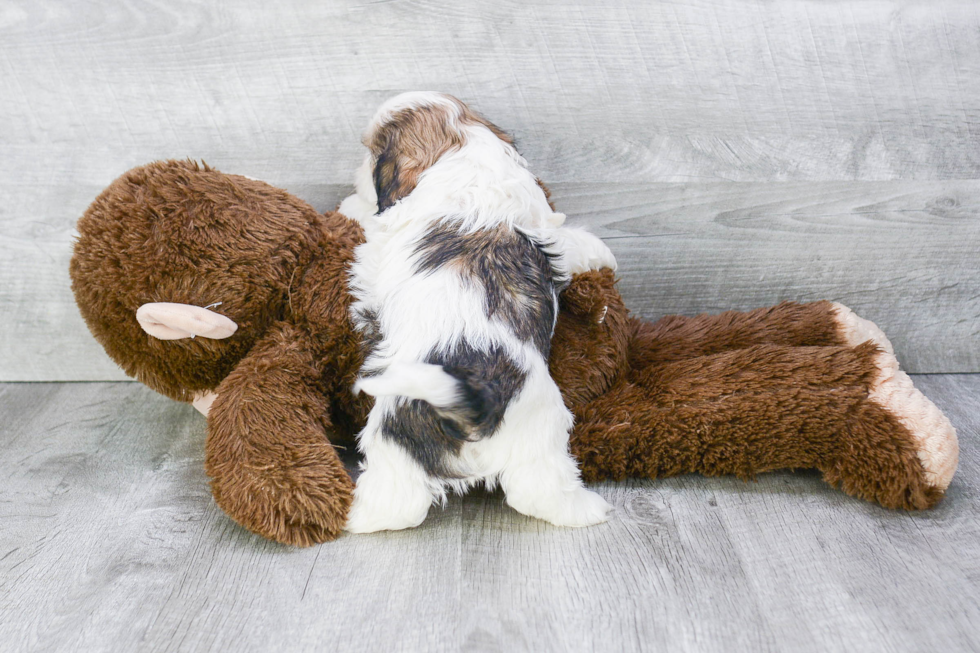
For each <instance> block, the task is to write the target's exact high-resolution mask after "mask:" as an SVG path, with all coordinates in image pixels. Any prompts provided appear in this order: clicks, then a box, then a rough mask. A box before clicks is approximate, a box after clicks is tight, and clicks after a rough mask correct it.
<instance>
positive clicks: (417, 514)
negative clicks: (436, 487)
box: [344, 420, 433, 533]
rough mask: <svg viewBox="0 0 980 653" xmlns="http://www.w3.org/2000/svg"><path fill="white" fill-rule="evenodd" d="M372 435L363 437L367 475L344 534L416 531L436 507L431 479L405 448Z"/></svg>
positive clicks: (357, 490) (363, 476) (361, 480)
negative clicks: (405, 529) (432, 508)
mask: <svg viewBox="0 0 980 653" xmlns="http://www.w3.org/2000/svg"><path fill="white" fill-rule="evenodd" d="M370 428H371V425H370V420H369V426H368V427H367V429H370ZM367 429H365V431H367ZM372 435H373V437H371V436H369V435H368V433H365V434H362V440H361V443H360V447H361V450H362V451H363V452H364V463H363V468H364V471H363V472H361V475H360V476H359V477H358V479H357V486H356V487H355V488H354V502H353V504H352V505H351V508H350V514H349V515H348V518H347V525H346V526H345V527H344V530H346V531H349V532H351V533H373V532H375V531H385V530H388V531H396V530H401V529H404V528H414V527H415V526H418V525H419V524H421V523H422V521H423V520H424V519H425V516H426V515H427V514H428V512H429V506H431V505H432V500H433V494H432V489H431V484H430V482H429V477H428V475H427V474H426V473H425V471H424V470H423V469H422V467H421V466H420V465H419V464H418V463H417V462H416V461H415V460H413V459H412V457H411V456H409V454H408V452H407V451H405V449H404V448H402V447H401V446H399V445H398V444H397V443H395V442H392V441H391V440H390V439H388V438H386V437H383V436H382V435H381V433H380V432H375V433H373V434H372Z"/></svg>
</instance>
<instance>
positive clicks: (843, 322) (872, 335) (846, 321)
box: [834, 302, 895, 354]
mask: <svg viewBox="0 0 980 653" xmlns="http://www.w3.org/2000/svg"><path fill="white" fill-rule="evenodd" d="M834 312H835V314H836V318H837V325H838V327H839V328H840V330H841V332H842V333H843V334H844V340H845V342H846V344H847V345H848V346H849V347H856V346H858V345H860V344H861V343H862V342H867V341H868V340H871V341H872V342H874V343H875V344H876V345H878V346H879V347H881V348H882V349H884V350H885V351H886V352H888V353H889V354H894V353H895V349H894V347H892V343H891V342H890V341H889V340H888V337H887V336H886V335H885V332H884V331H882V330H881V329H879V328H878V325H877V324H875V323H874V322H872V321H871V320H866V319H864V318H863V317H860V316H858V315H857V314H856V313H855V312H854V311H852V310H851V309H849V308H848V307H846V306H844V305H843V304H839V303H837V302H834Z"/></svg>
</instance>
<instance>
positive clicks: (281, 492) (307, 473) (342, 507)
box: [211, 466, 353, 546]
mask: <svg viewBox="0 0 980 653" xmlns="http://www.w3.org/2000/svg"><path fill="white" fill-rule="evenodd" d="M317 477H320V478H317ZM352 485H353V484H352V483H351V481H350V479H349V477H347V478H344V477H338V475H337V474H336V473H335V470H332V469H317V467H316V466H310V467H307V468H304V470H303V471H302V473H301V474H299V475H297V474H293V473H290V472H289V471H286V472H285V473H281V472H280V473H275V472H273V471H272V470H257V469H256V470H241V471H240V473H235V474H233V475H229V476H217V477H215V478H213V479H212V480H211V491H212V493H213V494H214V499H215V502H216V503H217V504H218V506H220V507H221V509H222V510H224V511H225V512H226V513H228V516H230V517H231V518H232V519H234V520H235V521H236V522H238V523H239V524H241V525H242V526H244V527H245V528H247V529H248V530H250V531H252V532H253V533H257V534H258V535H261V536H262V537H266V538H269V539H270V540H275V541H277V542H281V543H283V544H290V545H293V546H312V545H313V544H319V543H321V542H327V541H329V540H333V539H335V538H336V537H337V536H338V535H340V533H341V531H342V529H343V526H344V522H345V520H346V517H347V512H348V509H349V506H350V504H351V500H352V490H353V487H352Z"/></svg>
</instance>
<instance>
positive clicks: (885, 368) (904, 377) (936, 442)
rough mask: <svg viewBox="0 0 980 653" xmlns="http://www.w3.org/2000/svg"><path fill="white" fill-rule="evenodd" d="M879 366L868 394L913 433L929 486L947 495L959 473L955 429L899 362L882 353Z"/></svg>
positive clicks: (886, 353) (878, 358)
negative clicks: (876, 376)
mask: <svg viewBox="0 0 980 653" xmlns="http://www.w3.org/2000/svg"><path fill="white" fill-rule="evenodd" d="M852 315H853V314H852ZM855 317H856V316H855ZM858 319H860V318H858ZM869 324H870V322H869ZM876 363H877V365H878V368H879V369H880V370H881V374H880V376H879V378H878V380H877V381H876V383H875V385H874V387H873V388H872V389H871V392H870V394H869V396H870V398H871V400H872V401H874V402H875V403H877V404H878V405H880V406H882V407H883V408H885V409H886V410H888V411H889V412H890V413H891V414H892V415H894V416H895V417H897V418H898V420H899V421H900V422H901V423H902V425H903V426H905V428H907V429H908V430H909V431H910V432H911V433H912V437H913V439H914V440H915V445H916V454H917V456H918V458H919V461H920V462H921V463H922V467H923V469H924V470H925V478H926V482H927V483H928V484H929V485H931V486H932V487H935V488H938V489H940V490H943V491H945V490H946V488H947V487H949V483H950V481H951V480H952V478H953V474H954V473H955V472H956V465H957V461H958V458H959V443H958V441H957V438H956V429H955V428H953V425H952V424H951V423H950V421H949V420H948V419H947V418H946V416H945V415H943V413H942V411H940V410H939V408H937V407H936V405H935V404H934V403H932V402H931V401H929V398H928V397H926V396H925V395H924V394H922V393H921V392H919V390H917V389H916V388H915V386H914V385H912V379H910V378H909V376H908V374H906V373H905V372H901V371H899V369H898V361H897V360H896V359H895V357H894V356H893V355H892V354H891V353H888V352H881V353H880V354H879V355H878V357H877V359H876Z"/></svg>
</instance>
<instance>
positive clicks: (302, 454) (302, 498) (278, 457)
mask: <svg viewBox="0 0 980 653" xmlns="http://www.w3.org/2000/svg"><path fill="white" fill-rule="evenodd" d="M313 352H314V348H313V347H312V345H311V343H310V339H309V336H308V335H307V334H306V332H304V331H302V330H300V329H299V328H297V327H295V326H292V325H290V324H286V323H279V324H277V325H274V326H273V327H272V328H271V329H270V331H269V332H268V334H267V335H266V336H265V337H264V338H263V339H262V340H261V341H259V342H258V343H256V345H255V346H254V348H253V349H252V351H251V352H250V353H249V355H248V356H247V357H245V358H244V359H243V360H242V361H240V362H239V364H238V365H237V366H236V367H235V369H234V370H233V371H232V372H231V374H229V375H228V377H227V378H225V379H224V380H223V381H222V382H221V384H220V385H219V386H218V388H217V397H216V398H215V399H214V403H213V404H212V405H211V407H210V410H209V412H208V438H207V457H206V469H207V472H208V474H209V475H210V476H211V479H212V480H211V488H212V492H213V493H214V498H215V501H216V502H217V503H218V505H219V506H220V507H221V508H222V509H223V510H224V511H225V512H227V513H228V515H229V516H231V518H232V519H234V520H235V521H237V522H238V523H239V524H241V525H242V526H244V527H245V528H247V529H249V530H251V531H253V532H255V533H258V534H259V535H262V536H264V537H268V538H270V539H273V540H277V541H279V542H284V543H286V544H294V545H297V546H309V545H311V544H315V543H317V542H324V541H326V540H330V539H333V538H335V537H336V536H337V535H338V534H340V532H341V530H342V528H343V526H344V523H345V522H346V519H347V511H348V508H349V507H350V503H351V500H352V496H353V494H352V492H353V483H352V481H351V478H350V475H349V474H348V473H347V470H346V469H345V468H344V465H343V463H342V462H341V460H340V458H339V457H338V455H337V452H336V450H335V449H334V448H333V446H332V445H331V444H330V442H329V441H328V439H327V429H328V428H329V427H330V421H329V416H328V406H327V400H326V397H325V395H324V393H323V392H322V390H321V388H320V387H319V381H320V372H319V368H318V366H317V364H316V358H315V355H314V353H313Z"/></svg>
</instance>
